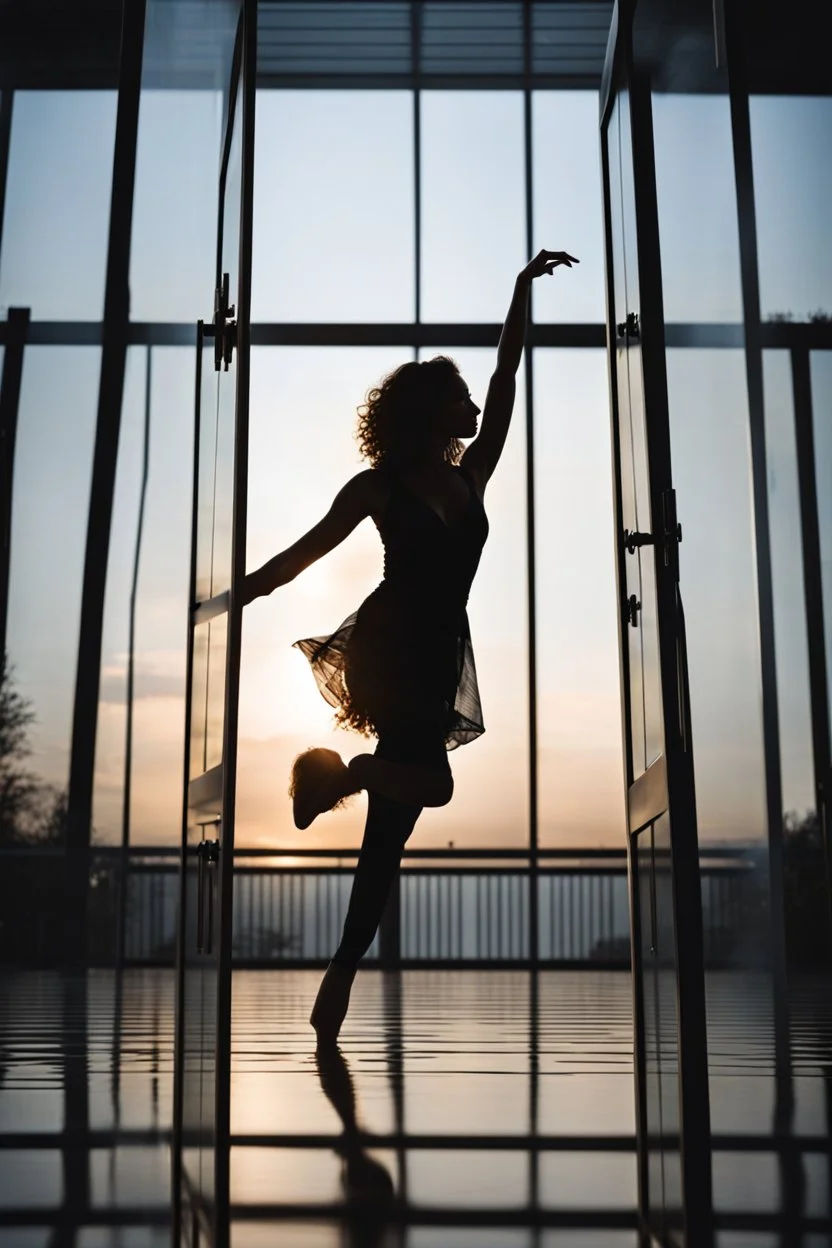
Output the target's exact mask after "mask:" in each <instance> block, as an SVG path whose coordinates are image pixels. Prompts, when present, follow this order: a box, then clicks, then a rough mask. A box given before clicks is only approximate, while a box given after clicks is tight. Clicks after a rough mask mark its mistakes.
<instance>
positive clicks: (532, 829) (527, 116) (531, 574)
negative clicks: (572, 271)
mask: <svg viewBox="0 0 832 1248" xmlns="http://www.w3.org/2000/svg"><path fill="white" fill-rule="evenodd" d="M531 23H532V5H531V0H524V3H523V82H524V86H523V161H524V175H525V177H524V181H525V196H526V255H527V256H530V255H531V254H532V247H533V245H534V242H533V240H534V219H533V215H534V214H533V206H532V92H531V77H532V72H531V71H532V65H531V62H532V46H531V45H532V25H531ZM531 320H532V300H531V294H530V295H529V323H530V324H531ZM523 363H524V376H525V382H526V568H527V577H528V581H527V584H528V595H527V603H526V609H527V611H528V621H527V628H528V632H527V637H528V647H529V657H528V681H529V686H528V693H529V721H528V723H529V960H530V962H531V964H532V966H537V964H538V946H539V933H538V930H537V929H538V904H537V903H538V897H537V889H538V878H539V876H538V868H539V861H538V834H537V580H536V563H535V515H534V509H535V492H534V357H533V353H532V349H531V347H529V346H527V347H526V349H525V352H524V360H523Z"/></svg>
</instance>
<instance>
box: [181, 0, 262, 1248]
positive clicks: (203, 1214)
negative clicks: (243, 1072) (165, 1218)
mask: <svg viewBox="0 0 832 1248" xmlns="http://www.w3.org/2000/svg"><path fill="white" fill-rule="evenodd" d="M214 7H215V8H216V9H222V10H223V13H224V16H223V20H222V21H219V22H217V23H215V24H214V25H213V26H212V27H211V31H210V35H211V39H213V40H214V41H215V42H216V43H217V44H218V46H217V47H215V48H213V49H212V53H211V57H210V59H211V60H212V63H213V64H214V65H215V67H219V68H220V69H221V71H222V73H223V74H224V75H225V76H224V78H222V79H221V80H220V81H218V82H217V83H216V86H215V89H216V93H217V95H218V97H219V98H218V101H217V103H218V105H220V104H221V107H218V108H217V115H218V117H219V116H221V117H222V119H223V125H222V129H221V132H219V133H218V135H217V146H216V151H215V160H216V166H215V168H216V170H217V174H216V176H217V177H218V200H217V201H215V203H216V220H217V235H216V239H215V244H216V245H215V248H214V249H212V253H211V255H210V256H209V257H207V258H206V269H205V284H204V291H203V295H202V300H203V302H202V306H201V308H199V309H195V311H196V312H197V314H198V312H199V311H203V312H205V313H208V312H210V310H211V309H212V307H213V318H212V320H210V321H209V320H208V319H207V318H206V320H205V321H199V323H198V326H197V349H196V388H195V391H196V411H195V452H194V494H193V519H192V536H193V543H192V571H191V586H190V603H191V610H190V647H189V663H188V681H189V687H188V698H187V705H188V714H189V731H188V750H187V764H186V774H185V787H186V795H185V803H184V805H185V814H184V823H183V839H182V847H183V853H182V883H181V890H180V903H181V909H180V931H179V950H180V956H179V968H178V981H177V989H178V999H177V1050H176V1094H175V1107H176V1108H175V1115H176V1116H175V1123H174V1149H173V1154H174V1158H173V1192H174V1242H178V1243H181V1244H187V1245H196V1244H200V1245H202V1244H206V1245H210V1248H225V1246H226V1245H227V1243H228V1186H229V1175H228V1167H229V1151H230V1148H229V1135H228V1122H229V1097H230V1003H231V926H232V916H231V891H232V890H231V883H232V872H233V829H234V797H235V766H236V733H235V725H236V713H237V712H236V708H237V698H238V686H239V656H240V627H241V618H240V609H239V605H235V585H236V577H237V576H238V575H242V572H243V570H244V559H245V552H244V547H243V541H242V532H243V526H242V524H241V523H240V521H239V518H240V516H241V514H244V502H245V500H244V495H243V491H242V490H241V489H240V488H239V482H240V480H241V479H242V477H241V470H240V464H241V463H242V464H244V463H245V449H244V448H245V445H246V441H247V423H248V369H247V367H243V368H240V366H239V365H240V359H239V357H240V352H241V350H244V351H245V352H247V350H248V334H247V325H248V315H249V309H248V302H249V301H248V288H249V275H248V272H247V269H248V267H250V255H251V246H250V235H251V185H250V177H247V176H246V170H247V169H248V168H250V162H246V161H245V160H244V159H243V151H244V148H245V147H247V146H250V145H251V143H252V142H253V128H252V122H253V108H254V81H253V65H254V59H253V51H254V47H255V39H256V30H255V18H256V5H255V2H254V0H229V2H228V3H225V4H223V3H219V4H217V5H216V6H214ZM220 44H221V46H219V45H220ZM241 256H242V257H244V259H243V260H241ZM244 331H245V332H244ZM241 344H244V345H241ZM246 364H247V360H246Z"/></svg>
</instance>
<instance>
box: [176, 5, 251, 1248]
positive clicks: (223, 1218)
mask: <svg viewBox="0 0 832 1248" xmlns="http://www.w3.org/2000/svg"><path fill="white" fill-rule="evenodd" d="M256 57H257V3H256V0H241V2H240V24H239V27H238V34H237V40H236V44H235V48H234V56H233V61H232V68H231V80H230V89H229V95H228V109H227V112H226V116H225V119H224V120H225V131H224V136H223V145H222V156H221V164H220V174H219V182H218V194H219V202H218V216H217V256H216V266H217V268H216V286H217V287H218V288H219V287H220V286H221V284H222V271H221V270H222V236H223V225H224V209H225V195H226V182H227V173H228V162H229V156H230V151H231V145H232V139H233V132H234V118H235V112H236V107H237V102H238V92H239V91H240V89H241V86H242V90H243V93H244V94H243V107H242V113H241V118H240V125H241V138H240V143H241V169H240V176H241V195H240V238H239V273H238V283H237V292H236V299H235V304H236V329H235V337H234V346H235V349H236V353H237V361H236V388H235V437H234V467H233V504H232V509H233V520H232V537H231V552H232V553H231V586H230V590H229V592H228V594H227V596H226V595H223V597H227V611H228V640H227V650H226V661H225V694H224V723H223V758H222V764H221V767H222V772H221V777H218V778H221V791H220V796H221V809H222V829H223V833H222V852H221V854H220V862H219V880H218V888H219V896H220V927H219V933H218V939H219V945H218V964H217V987H218V991H217V1018H218V1020H219V1025H218V1028H217V1036H216V1050H215V1090H214V1105H215V1145H214V1209H215V1227H214V1231H215V1238H214V1245H213V1246H212V1248H225V1246H226V1245H227V1243H228V1240H229V1208H230V1192H229V1182H230V1179H229V1162H230V1111H231V1104H230V1068H231V937H232V923H233V914H232V904H233V870H234V866H233V861H234V858H233V855H234V814H235V794H236V770H237V725H238V702H239V696H238V695H239V681H240V650H241V640H242V602H241V598H240V586H241V584H242V580H243V577H244V575H245V534H246V502H247V482H248V426H249V379H250V346H251V261H252V222H253V201H254V195H253V192H254V112H255V110H254V103H255V88H256V82H255V74H256ZM209 293H210V292H208V291H206V297H207V296H208V295H209ZM216 314H217V313H216V312H215V315H216ZM215 333H216V325H215V326H214V327H211V326H208V325H204V324H203V323H202V322H200V323H199V326H198V332H197V344H196V375H195V430H196V436H195V438H194V459H193V472H194V476H193V492H192V503H191V560H190V571H189V593H188V645H187V671H186V700H185V752H184V766H183V818H182V834H181V835H182V839H181V847H180V889H179V916H178V929H177V976H176V994H177V996H176V1038H175V1063H174V1106H173V1115H174V1120H173V1148H172V1202H173V1227H172V1242H173V1243H174V1245H179V1244H180V1243H181V1237H182V1229H183V1228H182V1224H181V1215H182V1207H181V1188H182V1181H183V1170H182V1144H183V1139H182V1136H183V1088H182V1074H183V1066H184V1038H185V1037H184V1018H183V1010H182V1000H183V994H184V976H185V957H184V954H185V948H186V944H185V934H186V931H187V924H188V920H189V916H188V913H187V869H186V868H187V844H188V826H189V810H190V809H191V800H190V797H189V789H190V788H191V782H190V737H191V692H192V678H193V633H194V626H195V623H196V619H195V615H196V612H195V587H196V536H197V506H198V471H199V418H200V398H201V371H202V351H203V346H204V342H205V340H206V339H207V338H210V337H211V336H214V335H215ZM203 605H204V606H207V605H208V604H203ZM210 774H211V773H210V772H209V773H206V775H210ZM204 780H205V776H203V777H200V778H199V779H198V780H197V781H196V782H195V783H197V784H199V783H200V781H204Z"/></svg>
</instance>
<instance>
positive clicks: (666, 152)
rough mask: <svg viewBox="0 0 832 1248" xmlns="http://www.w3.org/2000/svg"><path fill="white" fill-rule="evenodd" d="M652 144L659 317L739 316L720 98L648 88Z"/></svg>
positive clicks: (729, 153)
mask: <svg viewBox="0 0 832 1248" xmlns="http://www.w3.org/2000/svg"><path fill="white" fill-rule="evenodd" d="M653 144H654V150H655V156H656V193H657V198H658V208H659V235H660V239H661V253H662V294H663V298H664V316H665V320H666V321H678V322H682V323H685V322H687V323H691V322H695V321H705V322H713V321H723V322H724V321H729V322H734V321H741V320H742V315H743V312H742V291H741V288H740V253H739V235H738V232H737V230H738V226H737V203H736V184H735V179H734V155H733V146H732V138H731V109H730V103H729V100H728V97H727V96H724V95H664V94H657V93H654V95H653ZM703 152H707V154H708V158H707V160H703V159H702V153H703ZM694 240H695V242H694Z"/></svg>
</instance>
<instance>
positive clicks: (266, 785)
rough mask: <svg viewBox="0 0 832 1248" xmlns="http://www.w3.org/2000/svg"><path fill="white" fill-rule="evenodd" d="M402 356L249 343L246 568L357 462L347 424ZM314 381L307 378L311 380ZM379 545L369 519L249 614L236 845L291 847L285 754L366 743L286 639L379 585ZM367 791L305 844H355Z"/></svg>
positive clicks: (347, 752)
mask: <svg viewBox="0 0 832 1248" xmlns="http://www.w3.org/2000/svg"><path fill="white" fill-rule="evenodd" d="M405 359H407V353H406V352H402V351H401V350H399V349H395V350H379V349H377V348H374V349H351V348H337V347H331V348H320V349H319V348H315V347H304V348H298V349H286V348H257V349H255V350H253V351H252V363H251V425H250V454H249V485H248V537H247V543H246V557H247V566H248V570H249V571H251V570H252V569H253V568H256V567H259V566H260V564H262V563H264V562H265V561H266V560H267V559H270V558H271V556H272V555H274V554H276V553H277V551H278V550H282V549H284V548H285V547H286V546H288V545H290V544H291V543H292V542H294V541H295V540H296V539H297V538H298V537H300V536H301V534H302V533H304V532H306V530H307V529H309V528H311V526H312V525H313V524H315V523H316V522H317V521H318V520H320V519H321V517H322V516H323V515H324V513H325V512H326V510H327V508H328V507H329V505H330V503H331V501H332V499H333V498H334V496H335V494H336V493H337V492H338V490H339V489H340V488H341V486H342V485H343V484H344V483H345V482H346V481H347V480H348V479H349V478H350V477H351V476H353V475H354V474H355V473H356V472H359V471H360V470H361V468H362V467H363V466H364V465H363V461H362V460H361V459H360V458H359V455H358V449H357V447H356V444H355V441H354V438H353V431H354V429H355V409H356V407H357V406H358V404H359V403H361V402H363V400H364V396H365V394H366V392H367V390H368V389H369V388H370V387H371V386H372V385H373V384H375V382H376V381H377V380H379V379H380V378H381V377H382V376H383V375H384V374H385V373H386V372H388V371H390V370H391V369H393V368H395V367H396V366H397V365H399V364H401V363H402V362H403V361H404V360H405ZM313 379H314V382H313ZM381 576H382V559H381V544H380V542H379V540H378V536H377V534H376V532H375V528H374V526H373V524H372V521H370V520H365V521H364V523H363V524H361V525H359V527H358V529H357V530H356V531H355V532H354V533H352V534H351V535H350V537H349V538H348V539H347V541H346V542H344V543H343V544H342V545H341V546H338V547H336V549H335V550H333V551H332V552H331V553H330V554H329V555H327V557H326V558H325V559H322V560H321V561H320V562H318V563H316V564H314V565H313V566H312V567H310V568H308V569H307V570H306V571H305V572H303V573H302V574H301V576H299V577H298V578H297V580H295V581H292V583H291V584H289V585H286V586H284V587H282V588H281V589H278V590H276V591H275V592H274V593H273V594H271V595H270V596H269V597H268V598H260V599H258V600H257V601H256V602H254V603H252V604H251V606H249V607H247V608H246V610H245V615H244V620H243V648H242V664H241V676H240V728H239V745H238V749H239V755H238V778H237V816H236V817H237V825H236V833H235V841H236V843H237V844H238V845H241V844H242V845H258V844H270V845H296V844H297V842H298V836H299V834H298V832H297V831H296V830H295V827H294V824H293V823H292V810H291V803H290V801H289V798H288V796H287V786H288V782H289V772H290V769H291V766H292V760H293V759H294V758H295V756H296V755H297V754H299V753H300V751H301V750H304V749H306V748H307V747H308V746H311V745H323V746H327V747H329V748H331V749H335V750H338V751H339V752H341V753H343V755H344V757H345V758H349V757H352V755H354V754H360V753H363V752H364V751H366V750H368V749H369V750H372V749H373V748H374V744H375V743H374V742H373V741H372V740H367V739H366V738H364V737H360V736H358V735H357V734H356V733H346V732H342V731H339V730H338V729H337V728H336V726H335V723H334V719H333V711H332V708H331V707H330V706H328V705H327V703H326V702H324V700H323V698H322V697H321V695H320V693H319V692H318V689H317V686H316V684H315V680H314V678H313V676H312V672H311V670H310V668H309V664H308V663H307V661H306V659H305V658H304V657H303V655H302V654H301V653H300V651H299V650H293V649H292V643H293V642H294V641H297V640H298V639H299V638H303V637H317V636H321V635H325V634H327V633H329V632H333V631H334V630H335V629H336V628H337V627H338V625H339V624H340V623H341V622H342V620H344V619H346V617H347V616H348V615H350V613H351V612H353V611H354V610H355V609H356V608H357V607H358V605H359V603H360V602H361V601H362V600H363V599H364V598H365V597H366V596H367V594H369V593H370V591H371V590H372V589H374V588H375V586H376V585H377V584H378V582H379V581H380V580H381ZM364 809H365V798H363V797H360V798H356V799H355V800H354V801H353V802H352V803H351V804H350V805H349V806H348V807H347V809H345V810H342V811H338V812H336V814H334V815H324V816H322V817H321V818H320V819H317V820H316V821H315V823H314V824H313V825H312V827H311V828H310V829H309V830H308V831H307V832H304V834H303V841H304V844H308V845H311V846H314V845H319V846H323V845H347V846H357V845H359V844H360V841H361V833H362V829H363V824H364Z"/></svg>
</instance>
